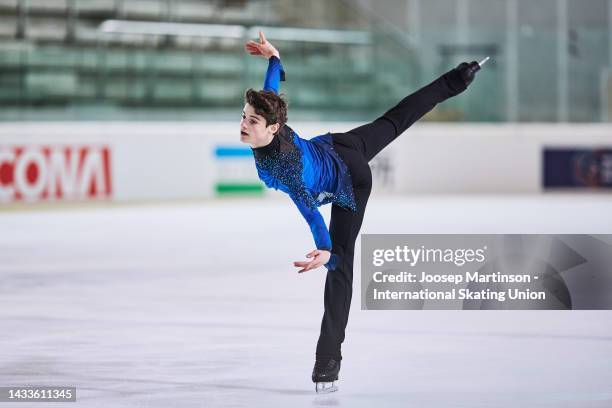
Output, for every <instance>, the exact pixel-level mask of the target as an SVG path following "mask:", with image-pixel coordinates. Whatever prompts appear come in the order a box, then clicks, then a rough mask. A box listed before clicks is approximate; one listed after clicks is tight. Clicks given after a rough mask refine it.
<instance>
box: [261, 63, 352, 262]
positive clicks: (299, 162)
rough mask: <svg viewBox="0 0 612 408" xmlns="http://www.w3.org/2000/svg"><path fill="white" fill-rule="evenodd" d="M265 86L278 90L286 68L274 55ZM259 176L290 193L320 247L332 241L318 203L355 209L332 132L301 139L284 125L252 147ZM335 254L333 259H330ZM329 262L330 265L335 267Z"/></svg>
mask: <svg viewBox="0 0 612 408" xmlns="http://www.w3.org/2000/svg"><path fill="white" fill-rule="evenodd" d="M268 61H269V62H268V70H267V72H266V79H265V83H264V90H267V91H273V92H275V93H278V90H279V85H280V81H282V80H284V77H285V72H284V69H283V66H282V64H281V61H280V59H278V58H277V57H271V58H270V59H269V60H268ZM252 150H253V155H254V157H255V165H256V167H257V173H258V174H259V178H260V179H261V180H262V181H263V182H264V183H265V184H266V186H267V187H270V188H274V189H277V190H281V191H283V192H285V193H287V194H288V195H289V197H291V199H292V200H293V202H294V203H295V205H296V206H297V207H298V209H299V211H300V213H301V214H302V216H303V217H304V218H305V219H306V222H308V225H309V226H310V230H311V231H312V235H313V238H314V241H315V245H316V247H317V249H324V250H328V251H331V249H332V242H331V238H330V235H329V231H328V229H327V226H326V225H325V221H324V220H323V217H322V216H321V213H320V212H319V210H318V209H317V207H319V206H321V205H324V204H327V203H334V204H336V205H338V206H340V207H343V208H346V209H350V210H352V211H356V209H357V207H356V204H355V198H354V195H353V188H352V183H351V175H350V173H349V171H348V168H347V166H346V164H345V163H344V162H343V161H342V159H341V158H340V157H339V156H338V154H337V153H336V152H335V151H334V147H333V141H332V136H331V134H330V133H327V134H325V135H321V136H317V137H314V138H312V139H310V140H306V139H302V138H301V137H299V136H298V135H297V134H296V133H295V132H294V131H293V129H291V128H290V127H289V126H287V125H285V126H283V127H282V128H281V129H280V130H279V131H278V133H277V134H276V135H274V138H273V139H272V142H271V143H270V144H268V145H266V146H263V147H257V148H253V149H252ZM333 260H334V257H332V259H330V263H332V261H333ZM330 263H328V264H327V265H326V266H327V267H328V268H330V267H333V265H330Z"/></svg>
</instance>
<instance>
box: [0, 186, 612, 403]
mask: <svg viewBox="0 0 612 408" xmlns="http://www.w3.org/2000/svg"><path fill="white" fill-rule="evenodd" d="M323 209H324V211H323V212H324V214H325V216H326V218H327V217H328V215H329V206H327V207H323ZM0 232H1V234H0V276H1V279H0V322H1V329H0V386H25V385H37V386H50V385H58V386H74V387H76V388H77V402H76V403H54V404H52V405H53V407H61V406H67V407H75V406H83V407H105V408H107V407H113V408H116V407H249V408H259V407H266V408H267V407H368V408H369V407H380V408H382V407H576V408H585V407H612V311H362V310H360V299H359V294H360V277H359V274H358V271H359V259H357V260H356V268H357V269H356V274H357V275H356V277H355V287H354V296H353V307H352V310H351V316H350V320H349V325H348V328H347V338H346V341H345V343H344V345H343V357H344V360H343V364H342V370H341V372H340V381H339V383H338V384H339V388H340V390H339V391H338V392H336V393H333V394H327V395H316V394H315V393H314V385H313V383H312V382H311V380H310V373H311V370H312V366H313V363H314V350H315V345H316V340H317V337H318V332H319V325H320V321H321V316H322V311H323V301H322V299H323V284H324V278H325V270H324V269H319V270H315V271H309V272H307V273H304V274H297V269H296V268H294V267H293V266H292V262H293V261H295V260H301V259H304V255H305V254H306V253H308V252H310V251H311V250H312V249H313V248H314V245H313V243H312V237H311V236H310V233H309V230H308V228H307V225H306V223H305V222H304V221H303V219H302V218H301V217H300V215H299V213H298V212H297V210H296V208H295V207H294V206H293V205H292V204H291V202H290V201H289V200H288V199H286V198H285V199H271V200H262V199H256V198H252V199H240V200H238V199H227V200H217V201H203V202H196V203H171V204H142V205H112V206H103V205H95V206H64V207H60V208H59V209H58V208H41V207H34V208H33V209H26V210H22V209H18V210H15V209H10V210H7V209H6V208H5V210H4V211H0ZM362 233H589V234H590V233H612V196H609V195H607V196H606V195H587V196H569V195H543V196H539V197H536V196H518V195H514V196H512V195H511V196H497V197H496V196H471V197H460V196H427V197H405V198H392V197H385V196H378V195H376V194H374V195H373V197H372V200H371V202H370V205H369V208H368V213H367V214H366V218H365V221H364V225H363V228H362ZM358 251H359V246H358ZM47 405H48V404H44V403H40V404H39V403H30V404H28V403H15V404H11V403H0V407H4V406H7V407H8V406H19V407H26V406H33V407H42V406H47Z"/></svg>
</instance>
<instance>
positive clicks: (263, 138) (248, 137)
mask: <svg viewBox="0 0 612 408" xmlns="http://www.w3.org/2000/svg"><path fill="white" fill-rule="evenodd" d="M277 130H278V124H277V123H275V124H273V125H270V126H266V119H264V117H263V116H261V115H258V114H257V113H255V109H253V107H252V106H251V105H249V104H248V103H247V104H246V105H244V110H243V111H242V120H241V121H240V141H241V142H242V143H247V144H249V145H250V146H251V147H261V146H265V145H267V144H268V143H270V142H271V141H272V138H273V137H274V133H276V131H277Z"/></svg>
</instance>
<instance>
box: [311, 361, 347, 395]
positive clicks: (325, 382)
mask: <svg viewBox="0 0 612 408" xmlns="http://www.w3.org/2000/svg"><path fill="white" fill-rule="evenodd" d="M339 372H340V361H338V360H335V359H333V358H331V359H325V360H317V361H316V362H315V365H314V368H313V369H312V382H313V383H315V391H316V392H317V393H328V392H334V391H338V387H337V386H336V385H335V384H334V381H337V380H338V373H339Z"/></svg>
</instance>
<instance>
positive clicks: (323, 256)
mask: <svg viewBox="0 0 612 408" xmlns="http://www.w3.org/2000/svg"><path fill="white" fill-rule="evenodd" d="M330 257H331V252H329V251H325V250H320V249H315V250H314V251H312V252H311V253H309V254H306V258H312V260H311V261H307V262H300V261H296V262H294V263H293V266H297V267H298V268H302V269H301V270H299V271H298V273H302V272H306V271H309V270H311V269H316V268H318V267H319V266H323V265H325V264H326V263H327V262H328V261H329V258H330Z"/></svg>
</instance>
